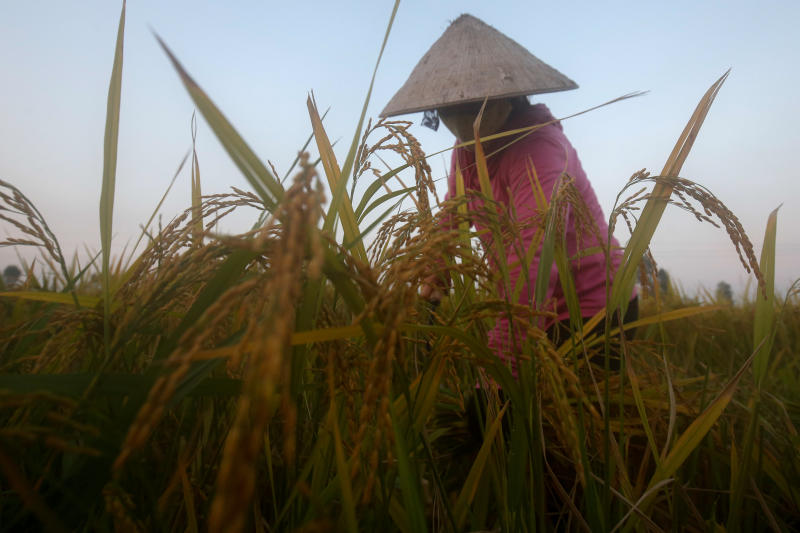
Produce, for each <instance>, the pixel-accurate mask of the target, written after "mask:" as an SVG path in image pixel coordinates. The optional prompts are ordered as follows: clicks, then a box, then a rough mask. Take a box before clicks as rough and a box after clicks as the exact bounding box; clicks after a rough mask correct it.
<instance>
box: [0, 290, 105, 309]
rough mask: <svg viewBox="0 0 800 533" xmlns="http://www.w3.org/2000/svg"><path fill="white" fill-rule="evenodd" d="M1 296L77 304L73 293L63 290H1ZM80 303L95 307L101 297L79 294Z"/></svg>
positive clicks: (83, 305)
mask: <svg viewBox="0 0 800 533" xmlns="http://www.w3.org/2000/svg"><path fill="white" fill-rule="evenodd" d="M0 297H6V298H19V299H21V300H32V301H36V302H47V303H52V304H65V305H75V300H74V299H73V296H72V294H66V293H63V292H35V291H10V292H0ZM77 298H78V303H79V304H80V305H81V306H82V307H94V306H96V305H97V304H98V303H100V298H97V297H94V296H82V295H80V294H79V295H77Z"/></svg>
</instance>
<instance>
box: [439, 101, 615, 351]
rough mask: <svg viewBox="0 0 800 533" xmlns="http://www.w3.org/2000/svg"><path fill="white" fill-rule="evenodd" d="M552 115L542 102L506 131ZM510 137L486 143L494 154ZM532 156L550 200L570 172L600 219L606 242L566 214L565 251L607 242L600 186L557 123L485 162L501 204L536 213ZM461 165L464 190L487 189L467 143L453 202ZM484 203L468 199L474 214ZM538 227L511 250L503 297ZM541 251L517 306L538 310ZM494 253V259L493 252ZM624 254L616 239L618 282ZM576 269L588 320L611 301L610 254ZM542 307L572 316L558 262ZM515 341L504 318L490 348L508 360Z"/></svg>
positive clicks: (519, 213)
mask: <svg viewBox="0 0 800 533" xmlns="http://www.w3.org/2000/svg"><path fill="white" fill-rule="evenodd" d="M552 120H554V117H553V115H552V114H551V113H550V110H549V109H547V107H546V106H545V105H544V104H536V105H531V106H528V107H526V108H524V109H517V110H515V111H514V112H513V113H512V115H511V117H510V118H509V119H508V121H507V122H506V124H505V125H504V126H503V127H502V131H508V130H512V129H518V128H523V127H526V126H532V125H534V124H543V123H546V122H549V121H552ZM509 139H510V138H509V137H506V138H503V139H500V140H498V141H494V142H493V143H490V144H489V145H488V146H485V149H486V150H485V151H486V153H487V154H488V153H489V152H490V151H491V150H493V149H495V148H497V147H499V146H502V145H503V144H506V143H507V142H508V140H509ZM529 161H530V162H532V163H533V165H534V167H535V170H536V175H537V177H538V180H539V182H540V183H541V186H542V189H543V191H544V194H545V196H546V197H547V200H548V202H549V201H550V198H551V196H552V194H553V189H554V186H555V185H556V182H557V181H558V179H559V178H560V177H561V176H562V174H563V173H566V174H568V175H569V176H571V177H572V178H573V179H574V180H575V181H574V184H575V186H576V187H577V189H578V191H579V192H580V194H581V196H582V197H583V201H584V202H585V203H586V206H587V207H588V209H589V212H590V214H591V217H592V219H594V223H595V224H596V225H597V230H598V232H597V233H598V234H599V235H600V236H601V240H602V242H601V241H599V240H598V239H597V237H596V236H595V235H594V234H592V233H591V232H589V233H588V234H587V233H586V232H584V233H583V234H582V235H580V236H578V235H577V231H576V227H575V217H574V216H571V215H570V212H569V211H568V214H567V217H566V223H565V231H566V246H567V256H568V257H571V258H572V257H575V256H576V254H577V253H578V252H579V250H578V244H579V242H580V248H581V250H588V249H590V248H594V247H598V246H605V239H606V236H607V234H608V223H607V221H606V218H605V217H604V216H603V211H602V209H601V208H600V204H599V203H598V201H597V197H596V195H595V193H594V190H593V189H592V186H591V184H590V183H589V180H588V179H587V178H586V173H585V172H584V171H583V168H582V167H581V163H580V160H579V159H578V155H577V153H576V152H575V149H574V148H573V147H572V145H571V144H570V142H569V141H568V140H567V138H566V136H565V135H564V132H563V129H562V127H561V124H560V123H559V122H556V123H553V124H549V125H547V126H544V127H542V128H539V129H537V130H535V131H534V132H533V133H531V134H529V135H527V136H526V137H524V138H523V139H521V140H519V141H517V142H515V143H514V144H512V145H511V146H509V147H507V148H505V149H504V150H503V151H501V152H499V153H498V154H496V155H494V156H492V157H490V158H488V159H487V165H488V170H489V177H490V182H491V186H492V194H493V195H494V199H495V200H496V201H497V202H499V203H502V204H505V205H506V206H508V207H509V208H512V207H513V210H512V211H511V212H512V213H515V216H516V219H517V220H519V221H524V220H527V219H530V217H534V216H536V215H537V204H536V200H535V198H534V193H533V189H532V187H531V179H530V177H529V168H530V166H529ZM456 163H458V166H459V168H460V169H461V173H462V176H463V179H464V186H465V189H466V190H467V191H469V190H475V191H480V190H481V187H480V183H479V181H478V174H477V170H476V167H475V153H474V151H472V150H471V149H468V148H457V149H455V150H453V156H452V163H451V170H450V176H449V179H448V193H447V197H446V198H447V199H450V198H452V197H454V196H455V194H456V178H455V174H456V173H455V169H456ZM482 203H483V202H482V201H481V200H480V199H478V198H475V197H473V198H472V199H471V200H470V203H469V210H470V212H476V211H478V210H480V209H482ZM473 222H474V225H475V229H476V230H478V232H479V234H480V235H481V239H482V241H483V243H484V245H485V246H486V247H487V248H489V247H491V236H490V235H489V232H481V230H482V229H484V228H483V227H481V224H480V222H479V221H478V219H477V218H476V220H474V221H473ZM523 227H524V224H523ZM536 229H537V228H536V226H535V225H528V227H527V228H525V229H523V230H522V231H521V238H522V240H523V242H522V243H521V244H522V245H523V246H520V247H513V246H512V247H506V256H507V257H506V264H507V265H514V264H516V266H514V267H512V268H511V269H510V272H509V277H510V285H509V286H510V288H511V289H508V290H507V289H506V287H505V286H504V284H503V283H502V282H500V284H499V286H498V291H499V293H500V295H501V297H505V295H506V294H507V293H508V294H510V290H513V287H514V286H515V285H516V282H517V278H518V277H519V276H520V274H521V266H520V264H519V257H518V252H517V248H519V249H521V250H525V249H527V248H528V245H529V243H530V242H531V240H532V238H533V235H534V233H535V232H536ZM523 253H524V252H523ZM540 253H541V250H538V251H537V252H536V255H535V257H534V258H533V260H532V261H531V263H530V266H529V276H528V282H527V283H525V284H523V286H522V291H521V292H520V296H519V303H521V304H525V305H530V306H531V307H532V308H534V307H535V303H534V302H533V293H534V287H535V285H536V281H535V280H536V273H537V272H538V269H539V261H540ZM489 255H490V256H491V254H489ZM621 258H622V252H621V250H620V249H619V243H618V242H617V240H616V239H614V238H612V252H611V273H612V276H611V279H612V280H613V274H614V273H616V271H617V270H618V268H619V265H620V263H621ZM571 268H572V274H573V278H574V281H575V288H576V291H577V295H578V299H579V302H580V308H581V315H582V316H583V317H584V318H587V317H591V316H593V315H595V314H596V313H597V312H598V311H600V310H601V309H603V308H604V307H605V305H606V265H605V256H604V254H603V253H602V252H598V253H594V254H591V255H587V256H583V257H580V259H575V260H573V261H571ZM544 309H545V310H548V311H554V312H555V313H556V315H557V320H559V321H560V320H564V319H568V318H569V312H568V310H567V303H566V300H565V297H564V293H563V291H562V288H561V283H560V281H559V276H558V269H557V268H556V265H555V263H554V264H553V265H552V266H551V269H550V282H549V286H548V288H547V297H546V300H545V303H544ZM553 323H554V321H553V320H550V321H549V322H546V323H545V324H544V327H545V328H548V327H550V326H551V325H552V324H553ZM510 344H511V343H510V341H509V324H508V320H507V319H505V318H504V319H500V320H498V322H497V324H496V326H495V328H494V329H493V330H492V331H491V332H490V334H489V346H490V348H491V349H492V350H493V351H494V352H495V353H497V354H498V355H499V356H500V357H501V358H503V359H504V360H505V359H507V358H508V357H509V356H511V357H512V359H513V353H514V352H515V351H516V350H514V349H513V347H512V346H511V345H510Z"/></svg>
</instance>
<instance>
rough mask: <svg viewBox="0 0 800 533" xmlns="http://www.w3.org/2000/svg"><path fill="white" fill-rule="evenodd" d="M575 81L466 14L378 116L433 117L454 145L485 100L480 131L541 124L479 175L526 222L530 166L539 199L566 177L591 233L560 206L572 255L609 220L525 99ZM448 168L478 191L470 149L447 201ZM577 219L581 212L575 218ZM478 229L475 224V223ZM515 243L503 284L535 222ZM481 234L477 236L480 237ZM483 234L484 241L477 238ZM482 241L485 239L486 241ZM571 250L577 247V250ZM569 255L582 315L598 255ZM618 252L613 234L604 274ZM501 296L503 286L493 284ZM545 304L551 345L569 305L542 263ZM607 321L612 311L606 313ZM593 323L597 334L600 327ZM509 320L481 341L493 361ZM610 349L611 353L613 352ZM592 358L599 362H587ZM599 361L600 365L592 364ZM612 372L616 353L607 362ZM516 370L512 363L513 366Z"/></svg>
mask: <svg viewBox="0 0 800 533" xmlns="http://www.w3.org/2000/svg"><path fill="white" fill-rule="evenodd" d="M577 87H578V86H577V84H576V83H575V82H574V81H572V80H571V79H569V78H567V77H566V76H564V75H563V74H562V73H560V72H559V71H557V70H556V69H554V68H552V67H550V66H549V65H547V64H546V63H544V62H542V61H541V60H539V59H538V58H536V57H535V56H533V55H532V54H531V53H530V52H528V51H527V50H526V49H525V48H523V47H522V46H520V45H519V44H518V43H516V42H515V41H513V40H511V39H510V38H508V37H507V36H505V35H503V34H502V33H500V32H499V31H497V30H496V29H494V28H492V27H491V26H489V25H487V24H485V23H483V22H482V21H480V20H478V19H477V18H475V17H473V16H471V15H461V16H460V17H459V18H458V19H456V20H455V21H454V22H453V23H452V24H451V25H450V27H449V28H448V29H447V30H446V31H445V32H444V34H443V35H442V36H441V37H440V38H439V40H437V41H436V42H435V43H434V44H433V46H432V47H431V49H430V50H429V51H428V52H427V53H426V54H425V55H424V56H423V57H422V59H421V60H420V61H419V63H418V64H417V66H416V67H415V68H414V70H413V71H412V73H411V76H410V77H409V78H408V81H406V83H405V84H404V85H403V86H402V87H401V88H400V90H399V91H398V92H397V94H395V95H394V97H393V98H392V99H391V100H390V101H389V103H388V104H387V106H386V107H385V109H384V110H383V112H382V113H381V116H384V117H388V116H395V115H402V114H407V113H414V112H424V118H423V122H422V123H423V125H426V126H429V127H431V128H433V129H436V128H437V127H438V124H439V119H441V122H443V123H444V125H445V126H446V127H447V129H449V130H450V131H451V132H452V133H453V135H455V136H456V143H457V144H460V143H463V142H467V141H471V140H473V138H474V135H473V123H474V122H475V119H476V117H477V115H478V113H479V111H480V109H481V106H482V105H483V104H484V102H486V103H485V108H484V111H483V115H482V119H481V122H480V131H479V133H480V136H481V137H485V136H488V135H492V134H494V133H498V132H502V131H509V130H515V129H519V128H525V127H528V126H533V125H537V124H545V125H544V126H543V127H540V128H538V129H535V130H534V131H533V132H532V133H529V134H527V135H525V134H519V135H517V136H516V137H518V138H517V140H516V142H514V143H513V144H511V145H510V146H507V147H506V148H504V149H502V150H500V151H499V152H498V153H496V154H495V155H492V156H490V157H488V159H487V164H488V173H489V177H490V182H491V189H492V195H493V197H494V199H495V201H496V202H499V203H501V204H504V205H505V206H506V207H507V208H508V211H509V212H511V213H514V214H515V216H516V217H517V219H518V220H529V219H530V218H531V217H536V216H537V214H541V213H538V207H537V203H536V200H535V197H534V193H533V189H532V187H531V179H530V177H529V176H530V175H531V170H532V169H533V170H535V175H536V177H537V178H538V180H539V182H540V183H541V187H542V189H543V192H544V194H545V196H546V197H547V200H548V202H549V201H550V199H551V197H552V195H553V192H554V190H555V189H556V187H557V184H558V183H559V180H562V179H565V177H566V176H568V178H569V179H571V180H573V181H572V183H573V185H574V187H575V188H576V190H577V191H578V193H579V195H580V197H581V199H582V203H583V204H585V208H586V209H584V210H583V211H584V213H587V214H588V215H589V216H590V218H591V221H592V222H593V224H594V226H595V229H596V231H588V232H587V231H586V229H585V228H581V227H579V223H578V217H577V216H575V215H576V214H575V212H574V210H573V209H572V208H568V211H567V215H566V219H565V224H564V232H565V238H566V251H567V256H568V257H570V258H575V257H577V256H578V255H579V252H580V251H586V250H590V249H592V248H594V249H595V250H600V247H603V248H605V246H606V242H605V239H606V238H607V237H606V236H607V235H608V223H607V219H606V217H605V216H604V214H603V211H602V209H601V207H600V204H599V203H598V201H597V197H596V195H595V192H594V190H593V189H592V185H591V183H590V182H589V179H588V178H587V177H586V173H585V172H584V170H583V168H582V167H581V162H580V160H579V159H578V155H577V153H576V151H575V149H574V148H573V146H572V144H570V142H569V140H568V139H567V137H566V136H565V135H564V131H563V128H562V126H561V123H560V122H558V121H556V120H555V119H554V117H553V115H552V114H551V112H550V110H549V109H548V108H547V106H545V105H544V104H542V103H537V104H531V103H530V102H529V100H528V98H527V97H528V96H529V95H534V94H542V93H550V92H557V91H566V90H571V89H575V88H577ZM511 139H515V137H514V136H512V137H504V138H501V139H497V140H494V141H487V142H485V143H484V152H485V153H486V154H490V153H492V152H493V151H494V150H496V149H498V148H501V147H503V146H505V145H506V144H508V142H509V140H511ZM456 167H458V169H459V170H460V172H461V174H462V176H463V180H464V186H465V190H466V191H470V190H474V191H480V190H481V187H480V184H479V180H478V173H477V169H476V165H475V152H474V146H467V147H461V148H455V149H454V150H453V152H452V162H451V169H450V174H449V179H448V192H447V196H446V198H447V199H450V198H453V197H454V196H455V194H456ZM481 207H482V201H481V200H480V199H479V198H478V197H475V196H472V197H471V200H470V201H469V209H470V210H471V211H477V210H480V209H481ZM584 220H585V218H584ZM474 223H475V225H476V229H477V230H479V231H480V230H481V229H482V228H481V227H480V224H479V222H477V221H476V222H474ZM522 228H523V229H522V230H521V232H520V237H521V239H522V240H523V242H522V243H520V244H521V246H509V247H506V251H507V257H506V264H507V265H509V266H510V287H514V286H515V284H516V280H517V279H518V277H519V276H520V275H521V266H520V261H519V258H518V257H517V250H526V249H527V248H528V244H529V243H530V242H531V240H532V238H533V234H534V232H535V231H536V229H537V228H536V226H535V225H530V224H529V225H528V227H525V225H524V224H523V225H522ZM484 235H486V233H484ZM482 238H483V239H485V240H487V239H489V237H486V236H484V237H482ZM485 244H487V245H489V246H491V243H490V242H488V240H487V242H485ZM579 247H580V249H579ZM540 252H541V250H539V251H538V252H537V253H536V254H535V256H534V258H533V260H532V261H531V262H530V264H529V276H528V282H527V283H525V284H524V285H523V288H522V291H521V292H520V296H519V300H520V301H519V303H522V304H525V305H533V304H534V302H533V290H534V286H535V280H536V274H537V272H538V270H539V262H540ZM581 255H582V256H581V257H580V258H579V259H572V260H571V264H570V267H571V271H572V275H573V279H574V283H575V290H576V292H577V296H578V299H579V303H580V313H581V316H582V317H583V319H584V321H586V320H588V319H589V318H590V317H592V316H593V315H595V314H596V313H597V312H598V311H601V310H602V309H603V308H605V306H606V257H605V254H604V253H603V252H601V251H598V252H595V253H588V255H583V254H581ZM621 260H622V250H621V249H620V247H619V243H618V242H617V240H616V239H613V238H612V242H611V257H610V265H611V269H610V272H611V274H610V276H611V279H612V280H613V275H614V273H615V272H616V271H617V270H618V268H619V266H620V263H621ZM444 290H446V287H445V286H443V282H442V281H441V280H440V279H437V278H435V277H430V278H428V280H427V281H426V283H425V284H424V285H423V286H422V287H421V290H420V293H421V295H422V296H423V297H425V298H428V299H430V300H434V301H436V300H438V299H439V298H441V297H442V293H443V291H444ZM499 292H500V295H501V296H505V293H506V291H505V288H504V286H502V284H501V286H500V287H499ZM544 308H545V309H546V310H549V311H552V312H553V313H554V316H555V318H554V319H551V320H550V321H549V322H547V323H545V324H544V327H545V328H546V330H547V332H548V336H549V337H550V338H551V339H552V340H553V341H554V342H556V343H558V342H563V341H564V340H565V339H566V338H568V336H569V311H568V309H567V303H566V299H565V296H564V291H563V290H562V286H561V283H560V280H559V275H558V270H557V268H556V265H555V263H554V264H552V265H551V266H550V279H549V284H548V286H547V294H546V298H545V303H544ZM637 316H638V298H637V297H636V292H635V290H634V292H633V294H631V301H630V303H629V304H628V306H627V311H626V314H625V316H624V318H623V320H624V321H625V322H629V321H633V320H635V319H636V318H637ZM611 320H612V324H613V325H616V323H617V320H616V315H615V314H614V315H612V318H611ZM604 328H605V325H604V324H603V323H602V322H601V323H600V324H599V325H598V326H597V331H598V332H601V333H602V331H603V330H604ZM512 337H514V336H510V335H509V323H508V320H507V319H505V318H503V319H499V320H498V321H497V324H496V326H495V328H494V329H493V330H492V331H491V332H490V334H489V346H490V348H491V349H492V350H493V351H494V352H495V353H497V354H498V355H499V356H500V357H501V358H503V359H504V360H505V359H508V358H511V360H512V361H513V354H514V351H515V350H514V346H512V345H511V344H512V341H511V340H510V339H511V338H512ZM615 355H617V354H615ZM596 362H599V363H601V362H600V361H596ZM601 364H602V363H601ZM611 365H612V368H618V367H619V362H618V359H612V361H611ZM514 366H515V365H514Z"/></svg>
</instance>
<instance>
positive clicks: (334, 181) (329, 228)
mask: <svg viewBox="0 0 800 533" xmlns="http://www.w3.org/2000/svg"><path fill="white" fill-rule="evenodd" d="M306 103H307V105H308V114H309V116H310V117H311V126H312V127H313V128H314V138H315V139H316V140H317V149H318V150H319V156H320V158H321V159H322V167H323V168H324V169H325V176H326V177H327V178H328V186H329V187H330V189H331V191H333V198H332V199H331V204H330V207H329V210H328V215H327V216H326V217H325V225H324V226H323V230H324V231H326V232H328V233H333V230H334V223H335V221H336V218H337V216H338V217H339V218H341V220H342V230H343V231H344V240H345V242H348V243H354V244H353V246H354V248H355V254H356V257H357V258H358V259H360V260H361V261H363V262H366V261H367V252H366V249H365V248H364V242H363V241H362V240H361V239H359V238H358V237H359V235H361V232H360V231H359V229H358V221H357V220H356V215H355V212H354V211H353V204H352V203H351V202H350V196H348V194H347V191H346V190H345V186H346V184H347V175H346V174H342V171H341V169H340V168H339V164H338V163H337V162H336V154H334V153H333V147H332V146H331V142H330V140H329V139H328V134H327V133H326V132H325V128H323V127H322V119H320V117H319V112H318V111H317V104H316V103H315V102H314V100H313V99H312V98H311V97H310V96H309V97H308V100H307V102H306Z"/></svg>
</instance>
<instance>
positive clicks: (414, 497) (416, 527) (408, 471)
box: [389, 403, 428, 531]
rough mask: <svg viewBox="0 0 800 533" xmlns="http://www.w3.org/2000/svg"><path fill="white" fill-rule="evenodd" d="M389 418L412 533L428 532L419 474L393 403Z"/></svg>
mask: <svg viewBox="0 0 800 533" xmlns="http://www.w3.org/2000/svg"><path fill="white" fill-rule="evenodd" d="M389 416H390V417H391V419H392V428H393V430H394V444H395V449H396V450H397V471H398V474H399V481H400V491H401V494H402V497H403V501H404V502H405V510H406V514H407V516H408V521H409V525H410V527H411V529H412V531H428V528H427V525H426V523H425V507H424V506H423V504H422V498H421V497H420V487H419V474H418V473H417V472H416V469H415V468H414V463H413V462H412V461H411V460H410V457H409V452H410V450H409V447H408V445H407V444H406V437H405V434H404V432H403V430H402V429H401V428H400V427H399V426H398V425H397V420H396V418H395V416H394V412H393V409H392V407H391V403H390V404H389Z"/></svg>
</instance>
